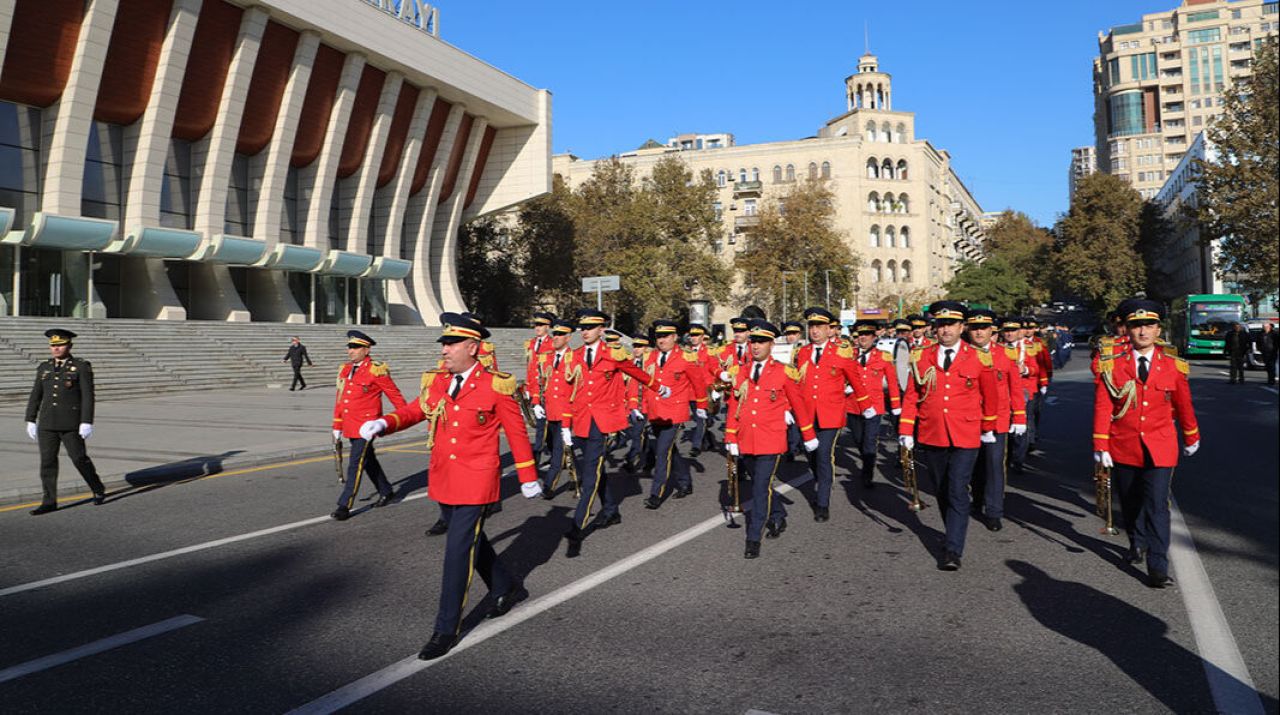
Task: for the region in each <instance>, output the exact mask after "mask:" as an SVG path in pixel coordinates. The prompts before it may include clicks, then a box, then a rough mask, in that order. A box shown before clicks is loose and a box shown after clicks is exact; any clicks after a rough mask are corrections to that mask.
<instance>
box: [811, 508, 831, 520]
mask: <svg viewBox="0 0 1280 715" xmlns="http://www.w3.org/2000/svg"><path fill="white" fill-rule="evenodd" d="M830 519H831V512H830V510H828V509H827V507H825V506H816V507H814V508H813V520H814V521H816V522H818V523H819V524H821V523H822V522H825V521H828V520H830Z"/></svg>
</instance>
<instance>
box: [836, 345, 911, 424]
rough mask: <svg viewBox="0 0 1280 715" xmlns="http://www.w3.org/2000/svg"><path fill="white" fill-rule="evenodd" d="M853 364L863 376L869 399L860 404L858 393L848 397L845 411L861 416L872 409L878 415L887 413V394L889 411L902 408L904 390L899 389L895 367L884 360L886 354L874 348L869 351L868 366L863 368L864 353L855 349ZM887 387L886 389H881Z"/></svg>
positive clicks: (846, 397) (845, 402) (845, 401)
mask: <svg viewBox="0 0 1280 715" xmlns="http://www.w3.org/2000/svg"><path fill="white" fill-rule="evenodd" d="M853 362H854V364H855V365H857V366H858V373H859V374H861V375H862V384H864V385H866V387H867V392H868V394H869V397H868V399H867V402H866V403H863V404H859V403H858V393H856V392H855V393H853V394H852V395H846V396H845V400H844V409H845V411H846V412H849V413H850V414H855V415H860V414H862V411H863V410H865V409H867V408H868V407H870V408H871V409H873V410H875V411H876V414H877V415H883V414H884V413H885V409H884V403H885V400H884V398H885V394H886V390H887V394H888V397H889V409H893V410H896V409H898V408H900V407H902V390H901V389H899V387H898V373H897V371H896V370H894V368H893V365H890V364H889V361H887V360H885V359H884V352H883V351H881V350H877V349H876V348H875V347H874V346H873V347H872V348H871V349H870V350H868V351H867V365H866V367H863V366H862V352H861V350H860V349H859V348H854V358H853ZM881 385H885V386H886V387H885V388H883V389H882V388H881Z"/></svg>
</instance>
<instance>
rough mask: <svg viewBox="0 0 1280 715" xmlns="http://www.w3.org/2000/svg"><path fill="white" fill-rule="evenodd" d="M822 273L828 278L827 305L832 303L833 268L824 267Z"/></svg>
mask: <svg viewBox="0 0 1280 715" xmlns="http://www.w3.org/2000/svg"><path fill="white" fill-rule="evenodd" d="M822 275H823V277H824V278H826V279H827V305H831V269H830V268H826V269H823V271H822Z"/></svg>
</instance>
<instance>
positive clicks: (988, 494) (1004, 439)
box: [973, 432, 1009, 519]
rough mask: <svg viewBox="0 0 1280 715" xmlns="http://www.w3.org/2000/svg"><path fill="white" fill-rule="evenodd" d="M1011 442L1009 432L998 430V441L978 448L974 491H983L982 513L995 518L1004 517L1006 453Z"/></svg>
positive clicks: (974, 472)
mask: <svg viewBox="0 0 1280 715" xmlns="http://www.w3.org/2000/svg"><path fill="white" fill-rule="evenodd" d="M1008 444H1009V434H1008V433H1007V432H997V433H996V441H995V442H994V443H992V444H985V443H984V444H983V445H982V446H981V447H979V448H978V460H977V463H976V464H975V465H974V467H973V486H974V491H975V492H978V491H980V492H981V493H982V513H983V515H984V516H988V517H991V518H993V519H1000V518H1003V517H1004V483H1005V475H1004V453H1005V449H1006V447H1007V446H1008Z"/></svg>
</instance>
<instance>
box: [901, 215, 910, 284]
mask: <svg viewBox="0 0 1280 715" xmlns="http://www.w3.org/2000/svg"><path fill="white" fill-rule="evenodd" d="M902 230H903V231H906V230H907V229H905V228H904V229H902ZM902 282H903V283H910V282H911V261H903V262H902Z"/></svg>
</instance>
